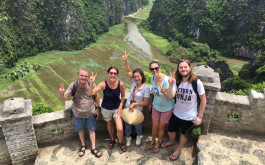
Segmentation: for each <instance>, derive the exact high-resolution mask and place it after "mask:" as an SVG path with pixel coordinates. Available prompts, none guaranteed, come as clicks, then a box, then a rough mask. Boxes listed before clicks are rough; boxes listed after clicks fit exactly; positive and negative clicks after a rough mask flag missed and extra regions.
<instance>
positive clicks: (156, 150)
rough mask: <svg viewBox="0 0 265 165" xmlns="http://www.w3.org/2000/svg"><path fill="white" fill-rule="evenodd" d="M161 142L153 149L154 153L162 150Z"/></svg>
mask: <svg viewBox="0 0 265 165" xmlns="http://www.w3.org/2000/svg"><path fill="white" fill-rule="evenodd" d="M160 147H161V144H160V145H159V146H158V147H156V148H155V149H154V150H153V153H155V154H157V153H158V152H159V151H160Z"/></svg>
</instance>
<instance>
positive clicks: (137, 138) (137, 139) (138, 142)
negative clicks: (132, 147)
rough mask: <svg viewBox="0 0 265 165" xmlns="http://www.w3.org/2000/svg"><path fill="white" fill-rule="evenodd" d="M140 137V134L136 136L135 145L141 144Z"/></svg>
mask: <svg viewBox="0 0 265 165" xmlns="http://www.w3.org/2000/svg"><path fill="white" fill-rule="evenodd" d="M141 139H142V137H141V136H140V135H137V136H136V145H140V144H141Z"/></svg>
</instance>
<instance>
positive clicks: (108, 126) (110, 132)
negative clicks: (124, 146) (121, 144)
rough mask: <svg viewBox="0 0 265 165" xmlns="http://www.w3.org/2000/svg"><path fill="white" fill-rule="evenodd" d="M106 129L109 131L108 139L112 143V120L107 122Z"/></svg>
mask: <svg viewBox="0 0 265 165" xmlns="http://www.w3.org/2000/svg"><path fill="white" fill-rule="evenodd" d="M107 128H108V131H109V135H110V138H111V140H112V141H113V140H114V127H113V122H112V120H110V121H107Z"/></svg>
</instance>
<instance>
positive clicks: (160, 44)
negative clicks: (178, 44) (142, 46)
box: [139, 27, 170, 55]
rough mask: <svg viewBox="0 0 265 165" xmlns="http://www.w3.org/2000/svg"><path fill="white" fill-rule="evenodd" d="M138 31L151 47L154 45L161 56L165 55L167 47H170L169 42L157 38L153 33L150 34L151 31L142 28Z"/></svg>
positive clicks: (159, 37)
mask: <svg viewBox="0 0 265 165" xmlns="http://www.w3.org/2000/svg"><path fill="white" fill-rule="evenodd" d="M139 29H140V32H141V33H142V35H143V37H144V38H145V39H146V40H147V41H148V42H149V43H151V44H152V45H154V46H155V47H157V48H158V50H159V51H160V52H161V53H162V54H164V55H165V54H166V53H167V50H168V47H169V45H170V42H169V41H168V40H167V39H165V38H163V37H161V36H158V35H156V34H154V33H152V32H151V31H149V30H147V29H145V28H143V27H139Z"/></svg>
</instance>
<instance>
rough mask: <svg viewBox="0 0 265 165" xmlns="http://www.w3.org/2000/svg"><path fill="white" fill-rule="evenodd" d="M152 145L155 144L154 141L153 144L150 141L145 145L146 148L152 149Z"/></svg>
mask: <svg viewBox="0 0 265 165" xmlns="http://www.w3.org/2000/svg"><path fill="white" fill-rule="evenodd" d="M154 145H155V142H154V143H153V144H151V141H150V142H149V143H148V145H147V149H148V150H152V149H153V147H154Z"/></svg>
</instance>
